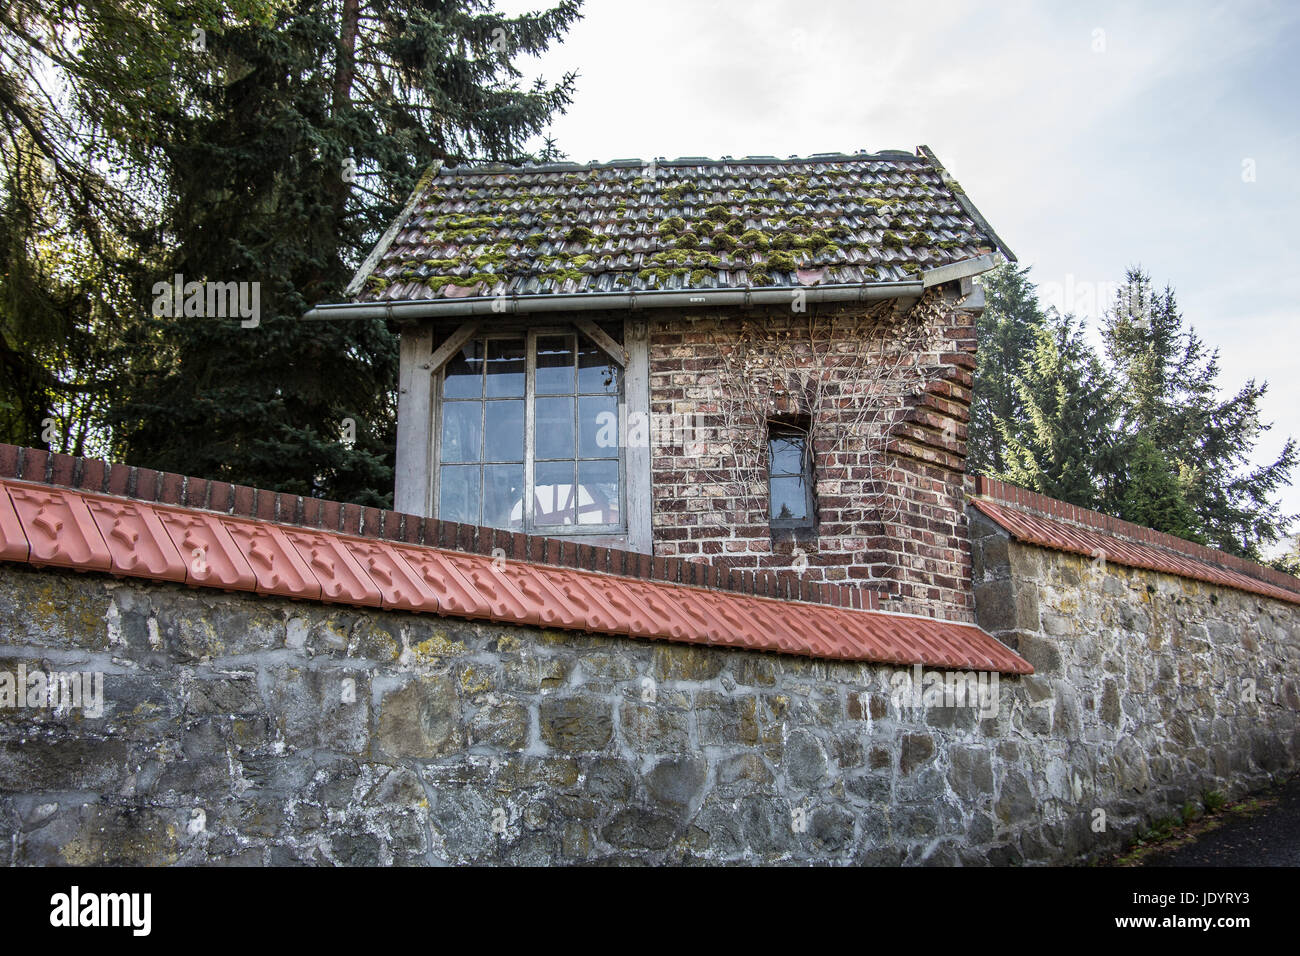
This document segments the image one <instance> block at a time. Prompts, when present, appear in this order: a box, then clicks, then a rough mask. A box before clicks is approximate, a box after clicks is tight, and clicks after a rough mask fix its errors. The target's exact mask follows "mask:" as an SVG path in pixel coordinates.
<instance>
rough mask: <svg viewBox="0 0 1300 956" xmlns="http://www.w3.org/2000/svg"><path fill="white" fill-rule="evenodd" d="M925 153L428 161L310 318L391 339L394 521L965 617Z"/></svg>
mask: <svg viewBox="0 0 1300 956" xmlns="http://www.w3.org/2000/svg"><path fill="white" fill-rule="evenodd" d="M1000 255H1001V256H1005V257H1007V258H1011V259H1013V258H1014V257H1013V256H1012V255H1011V253H1010V252H1009V250H1007V249H1006V247H1005V246H1004V245H1003V243H1002V242H1001V240H1000V239H999V238H998V237H997V235H996V234H995V233H994V232H993V231H992V229H991V228H990V227H989V226H988V224H987V223H986V222H985V220H984V219H983V217H982V216H980V214H979V212H978V211H977V210H976V209H975V208H974V206H973V205H972V204H971V203H970V202H969V201H968V200H967V198H966V196H965V193H964V192H963V191H962V189H961V187H960V186H958V185H957V184H956V183H955V182H954V181H953V180H952V179H951V177H950V176H949V175H948V174H947V173H946V171H945V170H944V169H943V167H942V166H941V165H940V164H939V162H938V160H937V159H936V158H935V156H934V154H933V153H931V152H930V151H929V150H928V149H926V148H925V147H922V148H921V149H920V150H918V152H917V153H916V154H911V153H905V152H896V151H887V152H882V153H876V154H867V153H858V154H854V155H842V154H834V155H818V156H813V157H810V158H802V159H801V158H792V159H789V160H778V159H776V158H775V157H746V158H745V159H743V160H733V159H730V158H723V159H721V160H706V159H698V158H686V159H677V160H671V161H667V160H656V161H654V162H651V163H646V162H643V161H641V160H624V161H614V162H611V163H605V164H590V165H585V166H582V165H575V164H551V165H544V166H535V165H534V166H525V167H519V168H504V167H499V166H494V167H464V168H443V167H435V168H433V169H431V170H430V171H429V173H428V174H426V176H425V177H424V179H423V180H422V181H421V183H420V184H419V186H418V187H417V188H416V190H415V192H414V194H413V195H412V197H411V199H410V201H409V202H408V204H407V206H406V208H405V209H404V210H403V212H402V213H401V215H400V216H399V217H398V219H397V220H396V221H395V222H394V223H393V224H392V226H391V227H390V229H389V230H388V231H387V232H386V233H385V235H384V236H383V237H382V239H381V241H380V242H379V244H378V245H377V247H376V248H375V250H374V251H373V252H372V254H371V255H370V256H369V257H368V259H367V260H366V262H365V263H364V264H363V265H362V267H361V268H360V269H359V270H358V272H357V275H356V277H355V278H354V280H353V282H352V284H351V286H350V287H349V290H348V293H349V295H350V296H351V297H352V301H351V302H349V303H342V304H337V305H323V306H319V307H317V308H315V309H313V310H312V311H311V312H310V313H309V314H308V317H309V318H325V319H327V318H344V317H349V316H353V317H355V316H366V317H383V318H386V319H389V320H390V321H393V322H395V323H396V324H397V325H398V326H399V327H400V329H401V341H402V345H401V370H400V393H399V416H398V439H397V479H396V499H395V508H396V509H397V510H398V511H404V512H407V513H411V514H417V515H422V516H427V517H434V518H439V519H441V520H444V521H457V522H462V523H465V524H469V525H477V526H484V527H493V528H503V529H507V530H511V531H516V532H522V533H524V534H528V535H545V536H547V537H551V538H555V537H562V538H573V539H575V540H579V541H582V542H585V543H591V544H600V545H609V546H617V547H620V548H625V549H628V550H631V551H638V552H641V553H652V554H654V555H656V556H669V557H680V558H685V559H687V560H695V561H705V562H708V563H709V564H711V565H714V566H717V567H721V568H723V569H741V570H751V571H759V570H776V571H782V572H790V573H794V574H796V575H798V576H800V577H801V578H805V579H807V580H812V581H825V582H836V583H840V584H844V585H849V586H853V587H860V588H863V589H865V591H867V592H869V593H867V594H865V595H864V598H863V600H862V602H861V603H862V606H880V607H886V608H891V609H894V610H900V611H909V612H914V613H921V614H927V615H934V616H940V617H948V618H954V619H959V620H973V613H974V604H973V598H972V595H971V589H970V584H969V581H970V546H969V541H968V536H967V533H966V517H965V494H966V492H967V491H968V490H969V489H968V488H967V487H966V476H965V470H964V461H965V441H966V424H967V421H968V418H969V402H970V388H971V371H972V369H973V367H974V364H975V360H974V352H975V333H974V325H975V318H976V316H977V315H978V313H979V311H980V309H981V308H982V301H983V300H982V296H981V293H980V290H979V288H978V286H976V285H974V284H973V282H972V279H973V277H974V276H976V275H978V274H979V273H981V272H984V271H987V270H988V269H990V268H992V267H993V266H994V265H995V264H996V263H997V261H998V258H999V256H1000Z"/></svg>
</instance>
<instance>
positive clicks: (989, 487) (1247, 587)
mask: <svg viewBox="0 0 1300 956" xmlns="http://www.w3.org/2000/svg"><path fill="white" fill-rule="evenodd" d="M975 490H976V495H977V497H974V498H972V499H971V504H972V505H973V506H974V507H975V508H976V509H977V510H978V511H980V512H981V513H983V514H984V515H986V516H988V517H989V518H990V519H991V520H992V521H993V522H994V523H995V524H997V525H998V526H999V527H1000V528H1002V529H1003V530H1004V531H1006V532H1007V533H1008V534H1010V535H1011V536H1012V537H1014V538H1015V539H1016V540H1017V541H1024V542H1026V543H1028V544H1036V545H1039V546H1041V547H1045V548H1053V549H1055V550H1057V551H1067V552H1070V553H1072V554H1082V555H1087V556H1088V557H1092V558H1095V557H1098V556H1101V557H1103V558H1104V560H1106V561H1110V562H1113V563H1114V564H1121V565H1124V566H1126V567H1132V568H1142V569H1145V570H1148V571H1160V572H1163V573H1165V574H1174V575H1178V576H1179V577H1184V578H1190V579H1191V580H1193V581H1203V582H1205V583H1207V584H1218V585H1222V586H1224V587H1230V588H1236V589H1237V590H1239V591H1247V592H1249V593H1251V594H1259V595H1262V596H1264V597H1271V598H1277V599H1278V600H1280V601H1287V602H1289V603H1291V604H1300V579H1297V578H1295V577H1293V576H1292V575H1289V574H1286V573H1284V572H1282V571H1278V570H1277V569H1275V568H1266V567H1264V566H1263V565H1260V564H1256V563H1254V562H1253V561H1247V560H1245V559H1244V558H1239V557H1237V556H1236V555H1231V554H1225V553H1224V552H1222V551H1216V550H1215V549H1214V548H1207V547H1205V546H1204V545H1201V544H1197V543H1195V542H1193V541H1185V540H1184V539H1182V538H1177V537H1174V536H1173V535H1171V534H1164V533H1163V532H1160V531H1153V530H1152V529H1150V528H1144V527H1142V526H1141V525H1136V524H1132V523H1131V522H1128V521H1121V520H1120V519H1118V518H1112V517H1111V516H1109V515H1104V514H1101V513H1100V512H1097V511H1090V510H1088V509H1087V508H1080V507H1078V506H1077V505H1072V504H1068V503H1066V502H1064V501H1058V500H1057V499H1055V498H1048V497H1047V496H1045V495H1040V494H1037V493H1035V492H1032V491H1027V490H1026V489H1024V488H1017V487H1016V486H1015V485H1008V484H1006V483H1004V482H1001V481H997V480H996V479H992V478H986V477H984V476H982V475H981V476H978V477H977V479H976V483H975Z"/></svg>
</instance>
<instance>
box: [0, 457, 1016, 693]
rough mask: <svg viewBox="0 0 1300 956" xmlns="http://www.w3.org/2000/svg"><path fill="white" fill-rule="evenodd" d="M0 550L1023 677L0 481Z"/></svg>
mask: <svg viewBox="0 0 1300 956" xmlns="http://www.w3.org/2000/svg"><path fill="white" fill-rule="evenodd" d="M0 559H3V560H6V561H16V562H25V563H29V564H33V565H54V566H59V567H67V568H73V569H77V570H83V571H89V570H95V571H104V572H109V573H112V574H115V575H121V576H127V577H137V578H146V579H151V580H159V581H175V582H184V583H185V584H188V585H191V586H194V587H211V588H221V589H224V590H232V591H249V592H254V593H258V594H268V595H277V596H280V597H287V598H297V599H300V600H308V601H324V602H331V603H337V604H351V605H360V606H365V607H380V608H385V609H391V610H404V611H416V612H428V613H434V614H441V615H444V616H448V617H462V618H469V619H473V620H485V621H495V622H500V623H507V624H521V625H529V626H534V627H548V628H564V629H570V630H577V631H589V632H594V633H600V634H612V635H627V636H629V637H636V638H651V639H659V640H669V641H681V642H686V643H695V644H710V645H716V646H721V647H736V648H746V649H749V650H762V651H775V652H780V653H785V654H797V655H802V656H807V657H816V658H828V659H835V660H850V661H871V662H879V663H884V664H897V665H916V664H920V665H925V666H930V667H936V668H949V669H960V670H979V671H998V672H1001V673H1008V674H1028V673H1032V671H1033V668H1031V667H1030V665H1029V664H1028V662H1026V661H1025V660H1023V659H1022V658H1020V657H1019V656H1017V655H1016V654H1015V653H1013V652H1012V651H1010V650H1009V649H1007V648H1006V647H1005V646H1003V645H1002V644H1000V643H999V642H998V641H996V640H995V639H993V638H992V637H991V636H989V635H988V634H986V633H985V632H984V631H982V630H980V629H979V628H978V627H975V626H974V625H971V624H961V623H956V622H951V621H940V620H934V619H930V618H919V617H912V616H910V615H903V614H893V613H889V612H884V611H859V610H850V609H847V608H841V607H832V606H828V605H818V604H804V603H797V602H792V601H780V600H776V599H772V598H765V597H758V596H750V595H743V594H735V593H729V592H726V591H719V590H710V589H706V588H700V587H689V586H686V585H683V584H675V583H669V582H665V581H653V580H641V579H637V578H630V577H620V576H617V575H612V574H600V573H596V572H592V571H582V570H576V569H573V568H563V567H552V566H550V565H545V564H538V563H534V562H527V561H505V562H504V563H501V562H498V561H496V560H495V559H493V558H491V557H487V556H485V555H479V554H468V553H463V552H457V551H449V550H445V549H441V548H431V547H424V546H420V545H414V544H408V543H403V542H398V541H388V540H382V539H376V538H363V537H357V536H353V535H348V534H343V533H340V532H336V531H329V530H324V529H316V528H304V527H301V526H294V525H284V524H278V523H275V522H271V521H266V520H259V519H254V518H246V517H236V516H233V515H228V514H222V513H219V512H212V511H204V510H200V509H197V508H187V507H180V506H177V505H168V504H160V503H154V502H147V501H139V500H135V499H131V498H120V497H114V496H110V495H100V494H91V493H87V492H83V491H79V490H76V489H72V488H62V487H54V486H51V485H42V484H33V483H28V482H23V481H9V480H5V481H0Z"/></svg>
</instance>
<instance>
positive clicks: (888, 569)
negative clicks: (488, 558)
mask: <svg viewBox="0 0 1300 956" xmlns="http://www.w3.org/2000/svg"><path fill="white" fill-rule="evenodd" d="M957 304H958V303H957V300H956V296H955V291H954V290H952V289H948V290H945V292H944V293H943V294H942V295H941V294H939V293H938V292H937V290H936V291H935V292H933V293H932V298H927V299H926V300H924V301H923V304H922V307H921V309H920V312H919V313H918V314H920V315H924V316H926V318H925V319H924V321H923V322H921V323H919V324H918V325H916V326H911V327H910V328H911V331H910V332H904V333H899V336H900V337H901V338H902V340H904V341H910V342H912V343H914V345H915V346H916V347H912V348H910V349H909V350H908V354H907V355H906V356H905V360H904V361H903V364H902V365H901V366H899V362H900V356H899V355H896V354H890V353H889V352H888V351H885V352H882V353H881V354H882V356H884V357H885V359H886V360H885V361H884V362H883V363H881V362H875V363H872V364H869V365H868V364H865V363H862V362H859V363H858V364H854V363H853V362H848V363H845V364H835V363H834V362H827V363H825V364H827V365H831V366H832V367H829V368H827V369H826V371H827V374H828V377H829V379H830V384H829V385H828V386H827V387H826V388H825V389H823V390H822V391H821V395H820V397H819V398H816V399H812V400H811V401H814V402H816V403H817V404H819V405H820V408H819V409H818V410H811V409H808V408H806V407H804V405H805V404H806V403H807V401H809V399H807V396H806V395H804V396H802V397H798V396H796V397H794V398H791V397H778V398H777V401H776V405H775V406H774V410H775V411H776V412H778V413H780V412H786V413H796V412H797V413H803V414H808V415H811V416H812V417H813V418H815V419H817V420H818V421H819V424H818V425H817V427H816V431H815V442H814V449H815V452H814V463H813V467H814V477H815V481H816V498H817V516H818V520H817V527H816V531H815V534H812V535H807V536H802V537H795V536H793V535H791V534H790V533H789V532H778V533H776V534H775V535H774V534H773V532H772V531H771V529H770V527H769V524H768V515H767V498H766V495H767V491H766V484H765V481H766V462H765V461H764V462H763V464H762V469H761V470H755V468H754V466H753V465H752V464H751V465H749V466H746V465H743V464H742V465H740V466H739V467H737V465H736V463H735V461H734V459H733V458H732V457H731V456H729V455H728V454H727V453H726V450H727V448H728V447H729V442H728V438H727V434H726V432H727V426H728V424H729V421H730V423H731V424H732V425H733V427H734V423H735V421H736V416H735V415H734V414H733V415H731V416H728V415H727V414H725V413H724V411H723V407H724V406H725V405H726V404H727V399H726V395H727V394H728V392H727V391H726V387H725V385H723V384H722V383H721V382H720V379H724V378H725V377H726V376H728V375H734V374H735V367H736V364H735V360H734V359H733V360H732V361H731V362H730V363H728V362H727V361H725V360H723V359H722V358H721V357H720V356H721V354H722V353H723V352H724V351H726V350H728V349H729V348H731V347H732V346H734V345H735V343H736V342H737V341H738V340H739V339H740V338H741V337H742V336H744V335H745V334H747V330H748V334H750V335H752V334H754V333H755V330H762V332H763V333H764V334H766V333H767V332H771V333H773V334H774V335H777V336H781V335H784V334H785V333H786V332H790V333H791V334H792V335H793V336H795V337H796V339H797V338H798V336H800V335H804V336H805V337H806V333H807V329H808V327H809V322H810V320H811V321H816V322H820V323H822V324H821V325H820V326H819V328H821V329H822V333H821V334H824V335H828V336H829V341H830V343H831V344H830V346H829V347H831V348H835V347H838V346H839V345H840V344H842V343H841V341H840V340H841V339H847V338H848V337H849V336H850V335H851V334H860V333H861V331H862V329H863V324H862V323H863V322H864V319H863V316H865V315H866V314H867V310H868V306H866V305H854V306H847V307H846V306H839V305H836V306H828V305H823V306H819V305H817V304H813V303H809V304H808V305H807V311H806V312H805V313H803V314H794V313H792V311H791V310H789V309H780V308H777V309H768V310H757V309H756V310H749V311H745V312H739V311H737V310H729V311H716V312H707V313H706V312H701V313H685V314H683V313H672V314H667V315H652V316H651V318H650V402H651V413H652V416H653V417H654V420H655V427H654V429H653V430H652V432H653V438H652V440H653V446H652V467H653V532H654V547H655V554H656V555H665V556H673V557H681V558H685V559H687V560H688V561H707V562H708V563H710V564H713V565H721V566H723V567H729V568H745V569H755V570H758V569H774V570H775V569H790V568H791V567H792V566H796V567H797V565H795V564H794V561H795V558H796V555H797V552H796V551H795V549H796V548H798V549H801V550H802V552H803V554H804V555H805V556H806V561H807V566H806V570H804V571H803V576H804V577H806V578H809V579H811V580H816V581H828V582H839V583H843V584H846V585H849V586H854V587H862V588H864V589H866V590H868V591H869V592H874V593H875V594H876V595H877V596H878V598H879V599H880V607H882V608H886V609H892V610H899V611H906V612H910V613H919V614H926V615H932V616H938V617H945V618H950V619H957V620H973V619H974V600H973V596H972V592H971V588H970V543H969V540H968V538H967V533H966V514H965V496H966V492H967V490H968V487H967V484H966V475H965V457H966V425H967V422H968V421H969V410H970V397H971V396H970V388H971V370H972V369H973V368H974V352H975V330H974V316H973V314H971V313H969V312H964V311H961V310H960V309H959V308H957V307H956V306H957ZM880 308H882V307H881V306H878V305H875V304H872V309H873V310H874V311H875V312H878V311H879V310H880ZM889 308H891V309H892V304H891V305H890V306H889ZM747 323H748V325H747ZM870 327H871V328H873V329H874V330H875V333H874V334H878V335H881V336H888V335H891V334H894V333H893V331H892V329H893V326H891V325H890V324H888V321H887V320H880V321H879V322H876V324H873V325H871V326H870ZM907 336H911V338H910V339H909V338H907ZM846 347H852V346H846ZM788 351H789V350H785V352H783V360H785V359H787V358H789V357H790V356H789V355H788V354H786V353H787V352H788ZM733 354H734V353H733ZM823 354H825V353H823ZM798 360H799V358H798V356H797V355H796V356H795V357H794V359H793V361H795V362H796V363H797V361H798ZM810 361H812V362H813V363H814V364H816V361H817V360H816V359H815V358H813V359H811V360H810ZM896 366H899V367H896ZM732 407H733V408H734V407H735V405H734V402H733V404H732ZM866 408H876V409H880V410H881V412H880V419H879V420H878V421H877V422H875V423H874V424H875V428H876V431H875V437H873V438H867V439H863V438H857V437H848V438H846V437H844V432H845V429H846V428H848V427H849V426H851V425H852V424H853V423H854V422H855V421H856V420H857V419H858V418H859V417H860V416H861V414H862V413H863V409H866ZM665 416H673V417H674V422H675V423H676V422H683V421H685V422H689V423H690V424H691V425H693V426H695V427H694V428H688V429H687V430H686V431H685V432H681V431H678V430H675V429H670V428H665V427H663V425H662V422H663V419H664V418H665ZM755 421H758V416H757V415H755V416H754V417H753V419H752V420H751V422H750V424H749V425H748V426H747V428H748V433H749V434H750V435H751V441H752V443H753V448H754V449H755V450H756V449H758V448H759V447H762V445H761V442H762V439H761V438H760V439H758V440H757V441H754V440H753V439H752V435H754V434H757V433H758V432H757V431H756V429H758V430H761V429H762V427H763V426H762V424H761V423H759V424H757V425H755V424H754V422H755ZM688 443H689V444H688ZM751 460H752V459H751ZM747 477H748V479H749V483H750V487H751V489H753V490H752V491H751V492H750V493H746V492H745V491H744V486H745V484H746V478H747ZM801 560H802V559H801Z"/></svg>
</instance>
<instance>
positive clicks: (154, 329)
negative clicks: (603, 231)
mask: <svg viewBox="0 0 1300 956" xmlns="http://www.w3.org/2000/svg"><path fill="white" fill-rule="evenodd" d="M580 6H581V4H580V2H577V0H560V2H557V3H555V5H554V6H552V7H551V8H549V9H544V10H541V11H540V12H537V13H533V14H529V15H524V16H518V17H507V16H504V15H502V14H500V13H498V12H497V11H496V10H495V9H494V5H493V3H492V2H490V0H454V2H451V0H402V2H400V3H388V2H384V0H325V2H319V0H311V2H304V0H233V2H217V0H129V2H128V0H76V2H74V0H66V2H65V0H6V2H5V3H3V4H0V441H5V442H12V443H16V444H24V445H34V446H37V447H46V448H52V449H54V450H56V451H63V452H69V453H72V454H78V455H94V456H99V457H107V458H111V459H114V460H119V461H129V462H131V463H133V464H137V465H142V466H148V467H153V468H158V469H166V470H170V471H176V472H181V473H183V474H193V475H201V476H204V477H208V478H218V479H225V480H228V481H237V482H241V483H245V484H250V485H254V486H259V487H264V488H271V489H277V490H282V491H286V492H291V493H297V494H316V495H323V496H326V497H332V498H339V499H343V500H348V501H356V502H361V503H368V504H377V505H383V504H386V503H388V502H390V501H391V495H392V484H393V480H392V467H393V439H394V431H395V395H396V365H397V348H396V335H395V332H394V330H393V329H391V328H389V327H387V326H386V325H385V324H384V323H383V322H377V321H339V322H313V323H306V322H303V321H301V320H300V317H301V315H302V314H303V313H304V312H305V311H306V310H307V309H308V308H310V307H311V306H312V305H314V304H315V303H317V302H322V301H342V299H343V289H344V287H345V286H346V284H347V281H348V279H349V278H350V276H351V274H352V271H353V270H354V269H355V268H356V266H357V265H358V264H359V262H360V261H361V260H362V258H364V256H365V254H366V253H367V252H368V251H369V250H370V248H371V247H372V246H373V244H374V243H375V242H376V241H377V239H378V237H379V235H380V234H381V233H382V231H383V229H384V228H385V227H386V226H387V224H388V223H389V222H390V221H391V220H392V219H393V218H395V217H396V215H397V214H398V212H399V211H400V209H401V207H402V204H403V203H404V202H405V200H406V198H407V196H408V195H409V194H410V191H411V190H412V188H413V187H414V185H415V183H416V181H417V180H418V178H419V176H420V175H421V174H422V173H423V171H424V170H425V169H427V168H428V166H429V165H430V164H431V163H432V162H433V161H435V160H443V161H447V162H455V163H460V162H476V161H482V160H490V161H504V162H521V161H523V160H524V159H528V158H533V157H531V156H529V155H528V153H527V151H526V148H525V147H526V144H528V143H529V142H532V141H534V140H535V138H536V137H538V136H539V134H543V133H545V131H546V130H547V129H548V126H549V124H550V122H551V120H552V119H553V117H554V116H555V115H556V114H557V113H560V112H563V111H564V109H565V108H566V107H567V106H568V105H569V103H570V101H571V98H572V95H573V92H574V88H575V81H576V77H575V76H572V75H567V76H563V77H561V78H559V80H558V82H555V83H552V84H548V83H546V82H545V81H543V80H540V79H539V80H536V81H535V82H531V83H529V82H526V81H525V78H524V76H523V74H522V73H521V71H520V68H519V65H518V64H519V63H520V61H521V59H522V58H523V57H526V56H529V55H535V54H539V53H541V52H542V51H544V50H546V49H547V48H548V46H550V45H551V44H553V43H555V42H558V41H559V40H561V39H562V37H563V36H564V35H565V33H566V32H567V31H568V30H569V29H570V27H571V26H572V25H573V23H574V22H575V21H576V20H577V19H578V17H579V16H580V12H581V11H580ZM546 148H547V150H549V155H551V156H554V155H555V153H556V150H555V147H554V144H553V143H549V142H548V144H547V147H546ZM176 276H180V277H182V279H181V280H175V277H176ZM173 281H177V282H183V283H190V282H196V283H197V282H202V283H223V284H226V283H235V284H247V283H257V284H258V285H257V287H256V289H257V292H258V300H257V301H258V313H259V314H258V320H257V323H256V326H255V327H249V326H250V325H252V323H250V322H245V321H241V317H239V316H235V317H227V318H218V317H213V316H210V315H206V316H203V317H199V316H194V315H188V316H187V315H185V314H183V311H182V314H172V315H168V314H156V313H158V312H160V311H162V310H160V309H158V308H157V307H156V306H157V301H156V300H157V297H156V295H155V293H154V288H155V286H156V285H157V284H158V283H159V282H167V283H171V282H173ZM249 287H250V288H251V286H249ZM168 311H171V310H168ZM349 420H350V421H351V425H349V424H348V422H349ZM353 433H355V440H348V439H349V438H350V437H351V435H352V434H353Z"/></svg>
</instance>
